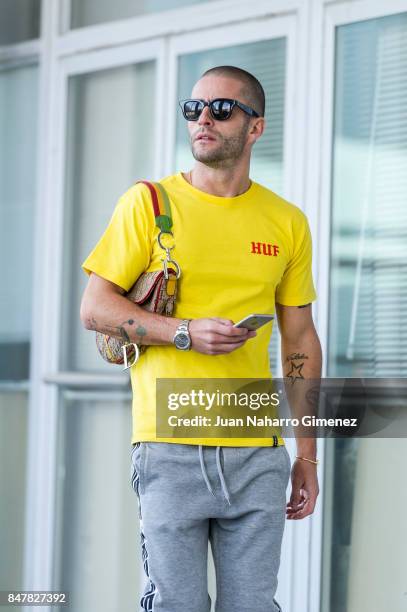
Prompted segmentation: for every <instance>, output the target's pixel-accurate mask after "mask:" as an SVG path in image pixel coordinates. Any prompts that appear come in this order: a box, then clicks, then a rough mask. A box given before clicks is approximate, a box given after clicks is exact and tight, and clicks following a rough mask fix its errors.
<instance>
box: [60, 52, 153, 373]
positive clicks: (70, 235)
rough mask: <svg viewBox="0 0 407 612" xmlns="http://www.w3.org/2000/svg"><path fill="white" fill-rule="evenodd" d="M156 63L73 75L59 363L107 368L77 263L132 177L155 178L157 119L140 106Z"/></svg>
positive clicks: (146, 97) (68, 366)
mask: <svg viewBox="0 0 407 612" xmlns="http://www.w3.org/2000/svg"><path fill="white" fill-rule="evenodd" d="M154 81H155V63H154V62H153V61H151V62H145V63H140V64H136V65H132V66H125V67H120V68H115V69H110V70H103V71H100V72H96V73H92V74H85V75H79V76H74V77H71V79H70V82H69V100H68V124H67V134H68V150H67V154H68V162H67V179H66V201H65V211H66V213H65V214H66V216H65V223H64V227H65V231H66V233H65V245H66V253H65V267H64V296H63V305H64V313H63V321H64V325H65V330H64V337H65V338H66V342H65V343H63V346H62V351H63V355H62V368H63V369H68V370H75V369H85V370H98V369H105V370H106V371H109V372H111V371H112V369H111V368H112V366H111V365H109V364H107V363H105V362H104V361H103V360H102V358H101V357H100V356H99V355H98V353H97V350H96V345H95V334H94V333H90V332H89V331H85V330H84V328H83V326H82V323H81V321H80V318H79V310H80V302H81V298H82V294H83V291H84V288H85V286H86V283H87V277H86V275H85V274H84V272H83V271H82V269H81V263H82V261H83V260H84V259H85V257H87V255H88V254H89V253H90V251H91V250H92V248H93V247H94V245H95V244H96V243H97V241H98V240H99V238H100V236H101V235H102V233H103V231H104V230H105V228H106V225H107V224H108V221H109V219H110V217H111V215H112V213H113V209H114V207H115V204H116V202H117V200H118V198H119V197H120V195H122V194H123V193H124V192H125V191H126V190H127V189H128V188H129V187H130V186H131V185H132V184H133V183H134V182H136V181H137V180H140V179H143V178H150V179H151V178H152V172H153V156H154V122H151V121H146V120H145V117H146V114H145V109H146V107H148V105H149V102H150V100H151V99H152V98H153V97H154Z"/></svg>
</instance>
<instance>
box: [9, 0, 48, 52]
mask: <svg viewBox="0 0 407 612" xmlns="http://www.w3.org/2000/svg"><path fill="white" fill-rule="evenodd" d="M40 12H41V0H2V2H1V19H0V46H1V45H10V44H13V43H19V42H23V41H25V40H31V39H33V38H39V36H40Z"/></svg>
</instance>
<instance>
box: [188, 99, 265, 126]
mask: <svg viewBox="0 0 407 612" xmlns="http://www.w3.org/2000/svg"><path fill="white" fill-rule="evenodd" d="M179 105H180V107H181V110H182V114H183V115H184V117H185V119H186V120H187V121H198V119H199V117H200V115H201V113H202V111H203V109H204V108H205V106H209V110H210V112H211V115H212V117H213V118H214V119H216V120H217V121H225V120H226V119H229V117H230V116H231V115H232V111H233V109H234V108H235V106H238V107H239V108H240V109H241V110H242V111H244V112H245V113H247V114H248V115H250V116H251V117H260V115H259V114H258V113H256V111H255V110H253V109H252V108H250V106H246V104H243V103H242V102H239V100H231V99H230V98H215V99H214V100H211V101H210V102H207V101H206V100H193V99H191V100H180V102H179Z"/></svg>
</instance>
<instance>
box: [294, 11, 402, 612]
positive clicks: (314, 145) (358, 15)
mask: <svg viewBox="0 0 407 612" xmlns="http://www.w3.org/2000/svg"><path fill="white" fill-rule="evenodd" d="M312 3H313V8H312V15H313V18H312V21H311V28H310V31H309V35H310V54H309V61H310V63H311V65H313V70H312V71H311V73H310V81H309V92H310V93H309V100H308V108H309V113H308V121H307V123H308V125H309V134H310V135H311V134H312V135H313V137H309V138H308V139H307V146H306V150H305V158H306V164H307V166H306V177H307V184H306V202H307V210H308V211H309V219H310V224H311V226H313V227H314V228H317V229H316V231H315V233H314V234H313V236H314V252H313V257H314V261H315V266H316V274H315V278H316V282H317V285H318V309H317V312H318V315H317V322H318V334H319V337H320V340H321V344H322V346H323V347H325V350H327V347H328V324H329V281H330V255H331V237H330V232H329V231H327V228H330V227H331V209H332V202H331V189H332V161H333V160H332V146H333V119H334V108H333V102H334V83H335V33H336V27H337V26H339V25H345V24H351V23H355V22H358V21H364V20H367V19H374V18H378V17H386V16H388V15H393V14H397V13H403V12H407V1H406V0H386V2H385V3H384V2H381V0H343V1H342V2H338V1H337V0H312ZM322 376H323V377H326V376H327V363H326V361H325V360H324V363H323V370H322ZM319 442H320V443H319V444H318V449H319V457H320V459H321V464H322V465H321V467H322V468H323V469H324V472H322V471H321V472H320V473H319V478H320V496H319V503H318V504H317V507H316V509H315V512H314V514H313V519H312V521H311V523H312V528H311V538H310V577H311V580H310V583H309V587H310V588H309V600H308V605H307V607H306V608H304V610H306V611H307V612H313V611H314V610H319V609H320V603H321V599H322V597H321V589H324V596H325V598H326V595H327V591H326V590H327V589H329V587H330V584H329V583H325V584H323V583H322V580H321V575H320V574H321V569H322V568H321V564H322V552H323V546H329V542H328V541H325V542H324V541H323V521H324V534H325V535H326V533H327V532H328V533H329V532H330V531H332V528H333V525H332V511H331V506H330V504H331V500H332V487H333V478H334V475H333V471H332V466H333V461H332V456H331V452H330V451H329V450H328V449H329V447H327V445H326V444H325V440H320V441H319ZM328 453H329V456H328ZM324 466H325V467H324ZM326 466H330V467H329V471H328V470H327V467H326ZM323 502H324V505H323ZM328 558H329V555H326V560H327V559H328ZM324 571H326V568H324ZM327 573H330V571H329V569H328V572H327ZM325 600H326V599H325ZM326 601H327V600H326ZM295 609H297V608H295ZM302 609H303V608H302V607H301V605H300V604H299V606H298V610H299V612H300V611H301V612H302Z"/></svg>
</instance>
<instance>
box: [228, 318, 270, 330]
mask: <svg viewBox="0 0 407 612" xmlns="http://www.w3.org/2000/svg"><path fill="white" fill-rule="evenodd" d="M273 319H274V315H269V314H250V315H247V317H245V318H244V319H242V320H241V321H239V323H235V324H234V326H233V327H245V328H246V329H250V330H251V331H252V330H254V329H259V327H261V326H262V325H265V324H266V323H268V322H269V321H272V320H273Z"/></svg>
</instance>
